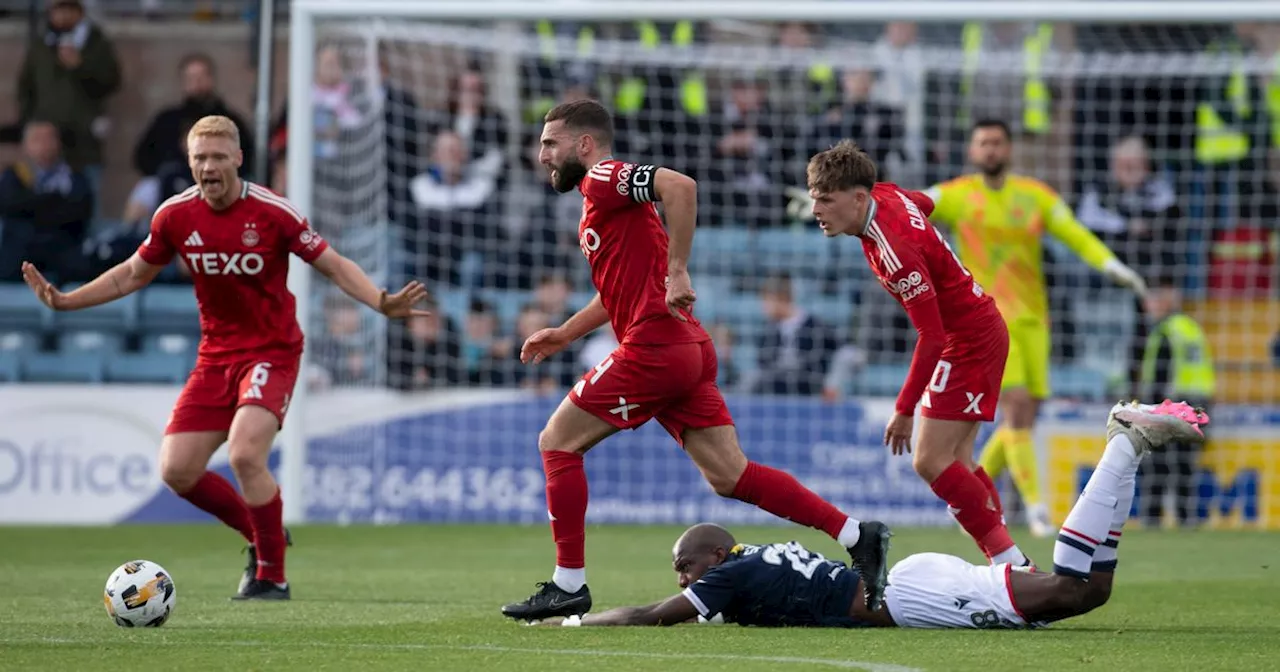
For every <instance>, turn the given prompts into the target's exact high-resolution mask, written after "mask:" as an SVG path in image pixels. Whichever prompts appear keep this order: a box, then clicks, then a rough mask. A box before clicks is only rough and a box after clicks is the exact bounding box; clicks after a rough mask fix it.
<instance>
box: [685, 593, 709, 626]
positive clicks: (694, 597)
mask: <svg viewBox="0 0 1280 672" xmlns="http://www.w3.org/2000/svg"><path fill="white" fill-rule="evenodd" d="M680 594H681V595H684V596H685V599H687V600H689V603H690V604H692V605H693V608H694V609H697V610H698V614H700V615H701V616H702V617H703V618H706V617H707V616H708V615H709V614H708V612H709V611H710V609H707V605H705V604H703V603H702V598H700V597H698V594H697V593H695V592H693V588H692V587H690V588H685V589H684V592H682V593H680Z"/></svg>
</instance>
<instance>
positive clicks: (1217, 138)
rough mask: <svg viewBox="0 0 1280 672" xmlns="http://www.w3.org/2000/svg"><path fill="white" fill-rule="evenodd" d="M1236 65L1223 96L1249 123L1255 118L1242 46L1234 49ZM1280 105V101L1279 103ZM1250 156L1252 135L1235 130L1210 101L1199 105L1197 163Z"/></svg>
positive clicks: (1211, 162)
mask: <svg viewBox="0 0 1280 672" xmlns="http://www.w3.org/2000/svg"><path fill="white" fill-rule="evenodd" d="M1219 49H1220V47H1218V46H1217V45H1215V46H1213V47H1211V48H1210V50H1209V51H1210V53H1212V52H1215V51H1218V50H1219ZM1230 51H1231V55H1232V57H1233V58H1234V59H1235V66H1234V67H1233V68H1232V69H1231V75H1230V76H1229V77H1227V86H1226V89H1225V90H1224V91H1222V94H1223V95H1225V96H1226V99H1227V102H1228V103H1230V105H1231V111H1232V112H1233V113H1234V114H1235V117H1236V119H1239V120H1246V119H1249V118H1250V117H1252V116H1253V106H1252V105H1251V104H1250V103H1249V75H1248V73H1246V72H1245V70H1244V64H1243V62H1242V60H1241V55H1240V46H1239V45H1236V44H1233V45H1231V46H1230ZM1274 87H1275V85H1274V84H1273V85H1272V86H1271V87H1268V96H1267V98H1268V100H1267V102H1268V106H1270V105H1271V95H1270V93H1271V91H1270V89H1271V88H1274ZM1277 104H1278V105H1280V100H1277ZM1272 129H1273V130H1272V138H1273V141H1274V140H1275V139H1276V135H1275V125H1274V122H1273V125H1272ZM1248 154H1249V135H1248V134H1247V133H1245V132H1244V131H1242V130H1241V129H1239V128H1233V127H1232V126H1230V125H1228V124H1227V122H1226V121H1224V120H1223V119H1222V115H1220V114H1218V110H1217V108H1216V107H1215V106H1214V105H1213V104H1212V103H1209V102H1207V101H1201V102H1200V103H1199V104H1198V105H1196V161H1198V162H1199V163H1203V164H1216V163H1231V162H1234V161H1239V160H1241V159H1243V158H1244V157H1246V156H1248Z"/></svg>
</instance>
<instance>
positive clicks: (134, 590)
mask: <svg viewBox="0 0 1280 672" xmlns="http://www.w3.org/2000/svg"><path fill="white" fill-rule="evenodd" d="M102 602H103V603H104V604H105V605H106V606H107V615H108V616H110V617H111V618H112V619H113V620H115V622H116V625H118V626H120V627H122V628H158V627H160V626H162V625H164V622H165V621H167V620H169V614H171V613H173V607H174V605H176V604H177V603H178V594H177V591H176V590H175V589H174V587H173V579H172V578H170V577H169V572H166V571H165V569H164V567H161V566H160V565H157V564H156V563H154V562H151V561H150V560H134V561H133V562H126V563H124V564H123V565H120V566H119V567H118V568H117V569H116V571H114V572H111V576H109V577H107V587H106V588H105V589H104V590H103V593H102Z"/></svg>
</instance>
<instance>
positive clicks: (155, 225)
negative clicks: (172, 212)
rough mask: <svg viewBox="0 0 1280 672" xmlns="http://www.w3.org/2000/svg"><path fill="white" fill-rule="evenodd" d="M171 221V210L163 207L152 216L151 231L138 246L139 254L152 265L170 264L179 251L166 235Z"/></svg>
mask: <svg viewBox="0 0 1280 672" xmlns="http://www.w3.org/2000/svg"><path fill="white" fill-rule="evenodd" d="M168 221H169V210H168V209H163V210H160V211H159V212H157V213H156V214H155V216H154V217H152V218H151V231H150V232H149V233H148V234H147V237H146V239H145V240H143V241H142V244H141V245H139V246H138V256H139V257H141V258H142V260H143V261H145V262H147V263H148V264H151V265H152V266H168V265H169V262H170V261H173V255H174V254H176V253H177V250H176V249H174V247H173V245H171V244H170V243H169V240H168V238H166V237H165V229H166V223H167V222H168Z"/></svg>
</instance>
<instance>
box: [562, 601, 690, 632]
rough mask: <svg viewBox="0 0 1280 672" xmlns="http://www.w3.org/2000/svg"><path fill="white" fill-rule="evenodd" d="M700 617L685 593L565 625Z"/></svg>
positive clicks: (672, 622) (681, 620) (668, 621)
mask: <svg viewBox="0 0 1280 672" xmlns="http://www.w3.org/2000/svg"><path fill="white" fill-rule="evenodd" d="M697 617H698V610H697V608H695V607H694V606H693V603H692V602H690V601H689V598H687V597H685V596H684V594H680V595H674V596H672V597H669V598H667V599H665V600H663V601H662V602H658V603H656V604H650V605H648V606H645V607H618V608H617V609H610V610H609V611H604V612H601V613H598V614H587V615H586V616H583V617H582V620H581V621H580V622H577V623H574V622H573V621H567V622H565V623H564V625H678V624H680V623H685V622H688V621H692V620H694V619H696V618H697Z"/></svg>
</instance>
